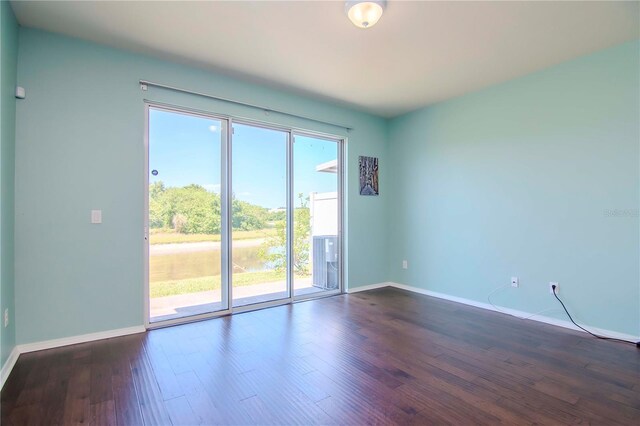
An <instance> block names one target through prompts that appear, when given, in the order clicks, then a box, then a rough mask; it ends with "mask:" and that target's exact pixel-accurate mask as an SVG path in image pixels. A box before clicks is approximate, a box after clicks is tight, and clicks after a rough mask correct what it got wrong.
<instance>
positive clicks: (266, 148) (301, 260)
mask: <svg viewBox="0 0 640 426" xmlns="http://www.w3.org/2000/svg"><path fill="white" fill-rule="evenodd" d="M231 122H232V120H231V119H228V118H216V117H215V116H209V115H206V114H195V113H191V112H186V111H181V110H174V109H171V108H165V107H155V106H148V128H147V132H148V135H147V138H146V140H147V143H148V205H147V208H148V216H147V220H148V246H147V247H148V250H147V261H148V265H147V266H148V274H147V276H148V305H149V323H157V322H162V321H168V320H169V321H175V320H179V319H181V318H187V317H193V316H194V315H203V314H204V315H210V314H215V313H216V312H219V313H228V312H234V310H236V309H237V310H238V311H241V310H245V309H253V308H254V307H264V306H268V305H270V304H278V303H287V302H290V301H292V300H294V299H301V298H306V297H313V296H315V295H321V294H332V293H339V292H340V291H341V288H342V285H341V277H342V274H341V267H342V265H341V253H340V251H341V222H342V221H341V214H340V211H341V189H340V188H341V181H342V170H341V168H340V167H341V166H340V165H341V158H340V155H341V149H342V146H341V144H342V141H341V140H339V139H332V138H324V137H318V136H315V135H313V134H304V133H296V132H292V131H291V130H286V129H285V130H283V129H277V128H272V127H269V126H262V125H256V124H253V123H247V122H233V125H232V126H231V127H232V129H233V131H232V132H231V134H229V132H228V130H227V129H228V127H229V126H230V123H231Z"/></svg>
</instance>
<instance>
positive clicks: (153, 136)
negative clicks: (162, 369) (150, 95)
mask: <svg viewBox="0 0 640 426" xmlns="http://www.w3.org/2000/svg"><path fill="white" fill-rule="evenodd" d="M148 132H149V134H148V143H149V147H148V148H149V171H148V172H149V177H148V181H149V204H148V211H149V224H148V226H149V232H148V234H149V251H148V253H149V311H150V312H149V317H150V322H157V321H163V320H170V319H175V318H182V317H186V316H192V315H198V314H204V313H209V312H215V311H219V310H225V309H227V301H226V300H225V299H226V294H227V291H226V288H224V287H223V285H222V250H221V231H222V222H223V221H222V209H221V188H222V179H221V177H222V171H221V164H222V162H221V155H222V154H221V153H222V146H223V143H224V142H225V141H226V138H227V135H226V121H222V120H215V119H212V118H208V117H202V116H198V115H193V114H186V113H178V112H174V111H168V110H163V109H157V108H149V118H148Z"/></svg>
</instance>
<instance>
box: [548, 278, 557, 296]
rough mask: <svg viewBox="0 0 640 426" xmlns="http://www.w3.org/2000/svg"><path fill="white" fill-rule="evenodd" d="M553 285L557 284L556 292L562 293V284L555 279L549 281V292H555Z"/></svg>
mask: <svg viewBox="0 0 640 426" xmlns="http://www.w3.org/2000/svg"><path fill="white" fill-rule="evenodd" d="M553 286H556V294H558V293H560V284H558V283H554V282H553V281H552V282H550V283H549V293H551V294H553Z"/></svg>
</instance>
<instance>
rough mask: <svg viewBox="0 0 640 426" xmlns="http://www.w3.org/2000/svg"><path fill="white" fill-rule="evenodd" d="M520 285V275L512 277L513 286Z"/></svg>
mask: <svg viewBox="0 0 640 426" xmlns="http://www.w3.org/2000/svg"><path fill="white" fill-rule="evenodd" d="M519 286H520V280H519V279H518V277H511V287H519Z"/></svg>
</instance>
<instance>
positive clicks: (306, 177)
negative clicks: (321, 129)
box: [149, 109, 338, 208]
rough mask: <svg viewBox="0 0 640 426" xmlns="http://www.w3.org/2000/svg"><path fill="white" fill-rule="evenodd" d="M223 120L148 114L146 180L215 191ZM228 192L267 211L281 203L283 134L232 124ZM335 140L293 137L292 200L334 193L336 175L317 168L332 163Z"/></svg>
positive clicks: (283, 190) (283, 191)
mask: <svg viewBox="0 0 640 426" xmlns="http://www.w3.org/2000/svg"><path fill="white" fill-rule="evenodd" d="M221 125H222V122H221V121H219V120H212V119H208V118H203V117H195V116H191V115H186V114H178V113H173V112H167V111H162V110H155V109H150V111H149V171H150V172H151V171H153V170H157V172H158V174H157V176H154V175H152V174H151V173H150V174H149V182H150V183H153V182H157V181H162V182H164V184H165V186H166V187H171V186H185V185H189V184H192V183H195V184H198V185H201V186H203V187H205V188H206V189H207V190H209V191H213V192H217V193H220V181H221V179H220V175H221V166H220V163H221V161H220V158H221V141H222V133H221ZM234 129H235V133H234V135H233V141H232V144H233V145H232V161H233V163H232V172H233V188H232V190H233V192H234V194H235V196H236V198H237V199H240V200H243V201H248V202H250V203H253V204H258V205H260V206H263V207H267V208H278V207H284V206H285V204H286V167H285V165H286V140H287V134H286V133H284V132H280V131H276V130H270V129H263V128H259V127H252V126H248V125H243V124H235V125H234ZM337 149H338V145H337V143H336V142H332V141H327V140H323V139H315V138H309V137H301V136H298V137H296V140H295V144H294V170H295V171H294V174H295V176H294V198H295V202H296V205H297V204H298V199H297V193H299V192H302V193H304V194H305V196H308V195H309V193H310V192H312V191H313V192H329V191H336V188H337V175H336V174H334V173H321V172H317V171H316V170H315V168H316V166H317V165H318V164H321V163H325V162H327V161H331V160H335V159H336V158H337V153H338V150H337Z"/></svg>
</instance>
